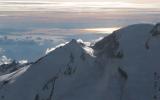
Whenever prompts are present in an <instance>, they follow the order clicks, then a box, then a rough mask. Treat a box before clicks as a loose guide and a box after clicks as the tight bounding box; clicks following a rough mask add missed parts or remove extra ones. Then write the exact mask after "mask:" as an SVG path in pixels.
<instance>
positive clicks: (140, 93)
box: [94, 24, 160, 100]
mask: <svg viewBox="0 0 160 100" xmlns="http://www.w3.org/2000/svg"><path fill="white" fill-rule="evenodd" d="M158 27H159V26H158V24H157V25H155V26H153V25H150V24H137V25H131V26H128V27H125V28H122V29H120V30H117V31H115V32H114V33H113V34H111V35H110V36H108V37H106V38H104V39H103V40H102V41H100V42H98V43H97V44H95V46H94V48H95V50H96V52H97V56H100V58H103V59H104V58H105V59H112V60H114V62H113V63H116V66H119V67H120V68H121V69H123V70H124V72H126V73H127V76H128V78H127V80H126V83H125V87H124V88H125V89H124V90H123V97H122V100H156V99H158V98H159V97H160V95H159V93H160V92H159V90H158V88H159V85H157V84H158V83H159V82H160V80H159V78H158V77H159V73H160V71H159V70H160V68H159V66H160V62H159V60H158V59H160V53H159V50H160V44H159V43H160V36H159V35H156V36H155V35H153V32H156V34H157V33H158V30H159V29H158ZM153 30H155V31H153ZM109 39H111V40H109ZM108 40H109V41H112V42H111V43H109V42H108V43H106V41H108ZM101 46H102V47H101ZM108 49H109V52H108ZM102 51H103V52H105V53H107V55H109V54H112V56H107V57H104V53H102V54H101V52H102ZM110 51H111V52H110ZM99 52H100V53H99ZM117 54H118V55H117ZM113 55H114V56H113ZM105 61H106V60H105ZM107 66H110V64H108V63H107V64H106V67H107ZM116 66H115V67H116ZM157 82H158V83H157Z"/></svg>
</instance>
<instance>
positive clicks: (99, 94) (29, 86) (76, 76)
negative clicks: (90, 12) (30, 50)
mask: <svg viewBox="0 0 160 100" xmlns="http://www.w3.org/2000/svg"><path fill="white" fill-rule="evenodd" d="M159 33H160V32H159V24H157V25H152V24H135V25H131V26H127V27H124V28H122V29H119V30H117V31H115V32H113V33H112V34H110V35H109V36H107V37H104V38H103V39H102V40H100V41H98V42H97V43H95V44H94V45H93V46H92V45H89V44H88V43H85V42H83V41H82V40H78V41H77V40H74V39H73V40H72V41H71V42H69V43H66V44H65V45H62V46H58V47H57V48H54V49H51V50H48V51H47V53H46V56H44V57H42V58H40V59H38V60H37V61H36V62H34V63H32V64H31V65H30V67H24V69H22V73H23V74H21V73H19V72H18V73H16V72H17V71H15V72H12V73H11V74H6V75H3V76H0V81H1V88H0V100H158V99H160V91H159V88H160V85H159V83H160V68H159V66H160V61H159V59H160V53H159V51H160V44H159V43H160V35H159ZM155 34H156V35H155ZM19 70H20V72H21V69H19ZM9 77H11V78H9ZM17 77H18V78H17ZM6 79H9V84H8V81H6ZM12 80H14V81H12ZM4 84H5V85H4Z"/></svg>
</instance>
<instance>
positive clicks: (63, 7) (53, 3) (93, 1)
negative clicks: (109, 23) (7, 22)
mask: <svg viewBox="0 0 160 100" xmlns="http://www.w3.org/2000/svg"><path fill="white" fill-rule="evenodd" d="M73 8H74V10H75V11H81V10H83V11H84V10H86V9H87V10H91V11H95V10H96V11H97V10H99V9H102V8H103V9H109V8H112V9H113V8H114V9H116V8H149V9H160V2H159V0H123V1H122V0H121V1H120V0H34V1H33V0H0V11H39V10H41V11H43V10H44V11H68V10H70V11H71V10H73Z"/></svg>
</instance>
